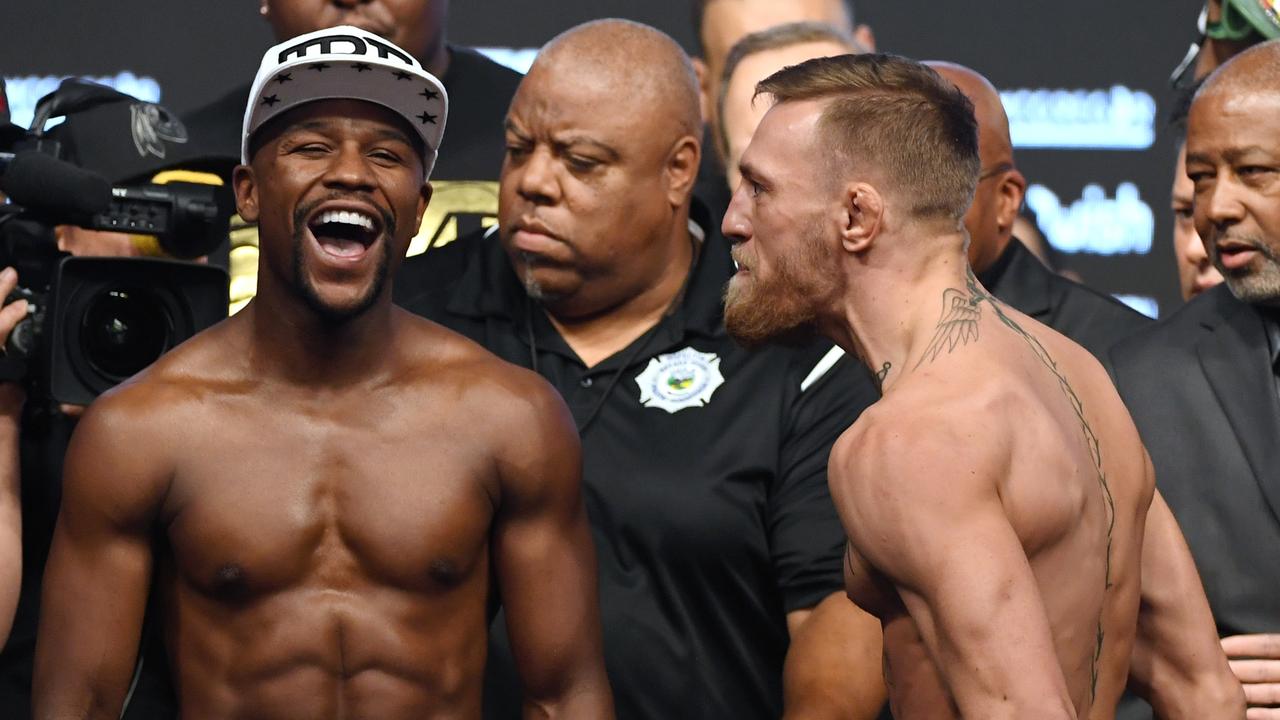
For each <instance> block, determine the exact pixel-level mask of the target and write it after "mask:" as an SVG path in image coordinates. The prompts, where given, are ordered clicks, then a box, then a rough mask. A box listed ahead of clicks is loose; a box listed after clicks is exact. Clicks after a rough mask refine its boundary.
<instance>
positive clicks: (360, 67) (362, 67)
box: [351, 63, 373, 73]
mask: <svg viewBox="0 0 1280 720" xmlns="http://www.w3.org/2000/svg"><path fill="white" fill-rule="evenodd" d="M351 69H352V70H355V71H356V72H358V73H362V72H369V71H370V70H372V69H373V68H371V67H369V63H351Z"/></svg>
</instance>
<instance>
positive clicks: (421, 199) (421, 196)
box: [413, 182, 435, 235]
mask: <svg viewBox="0 0 1280 720" xmlns="http://www.w3.org/2000/svg"><path fill="white" fill-rule="evenodd" d="M433 194H435V188H433V187H432V186H431V183H429V182H424V183H422V190H420V191H418V212H417V215H416V216H415V219H414V222H413V234H414V235H417V234H418V228H420V227H422V216H423V215H424V214H425V213H426V212H427V206H428V205H430V204H431V196H432V195H433Z"/></svg>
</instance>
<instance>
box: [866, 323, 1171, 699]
mask: <svg viewBox="0 0 1280 720" xmlns="http://www.w3.org/2000/svg"><path fill="white" fill-rule="evenodd" d="M1000 310H1001V311H1002V312H1003V313H1004V314H1005V316H1006V318H1007V319H1009V320H1011V321H1013V322H1014V323H1016V324H1017V326H1018V327H1020V328H1022V329H1023V330H1024V331H1026V333H1027V334H1029V335H1030V336H1031V338H1033V339H1034V340H1036V341H1038V342H1039V343H1040V346H1041V347H1042V348H1043V350H1044V351H1045V352H1044V353H1041V352H1038V351H1037V350H1035V349H1034V348H1033V343H1031V342H1030V340H1029V339H1028V338H1027V337H1024V336H1022V335H1021V334H1019V333H1017V332H1015V331H1013V330H1011V329H1009V328H1008V326H1007V325H1005V324H1004V323H1002V322H1001V321H1000V320H999V319H998V318H997V317H996V316H995V314H994V313H993V312H992V310H991V308H990V306H989V304H988V303H987V301H983V303H982V311H983V317H982V320H981V321H980V327H979V335H978V336H979V338H980V339H979V340H978V341H976V342H972V343H971V344H968V345H966V346H964V347H958V348H956V349H955V350H954V351H953V352H952V353H950V354H947V353H944V354H942V355H940V356H939V357H938V358H937V359H936V361H935V362H934V363H933V367H930V365H929V363H928V362H926V363H925V364H924V365H923V366H922V368H921V369H924V370H926V372H924V373H917V374H916V376H915V377H904V378H902V380H901V381H900V382H901V386H900V387H899V388H896V391H897V392H893V393H887V394H886V397H885V399H884V400H882V401H881V403H882V404H884V405H885V407H883V408H879V409H880V410H881V412H879V413H877V417H878V418H892V417H893V416H894V414H895V408H896V409H897V410H899V411H903V410H906V411H909V410H910V409H911V408H910V405H911V404H913V403H921V402H930V403H933V404H934V407H940V408H942V409H943V414H944V415H949V416H951V417H954V418H967V420H966V422H968V423H971V424H972V427H973V428H975V433H974V436H975V442H988V443H1002V444H1004V447H1003V448H1002V449H1001V454H1002V455H1003V456H1004V457H1005V458H1006V461H1005V462H1004V463H1003V464H1004V465H1005V466H1004V467H1002V468H1000V470H999V472H997V473H996V476H995V477H994V478H992V481H993V482H995V483H996V492H997V493H998V496H999V499H1000V504H1001V506H1002V508H1003V511H1004V513H1005V515H1006V516H1007V518H1008V522H1009V524H1010V526H1011V527H1012V528H1013V530H1014V532H1015V534H1016V535H1017V538H1018V540H1019V542H1020V543H1021V545H1022V548H1023V550H1024V551H1025V554H1026V557H1027V559H1028V561H1029V563H1030V567H1031V571H1032V573H1033V575H1034V577H1035V581H1036V584H1037V586H1038V588H1039V594H1040V599H1041V601H1042V602H1043V606H1044V611H1045V614H1046V616H1047V619H1048V621H1049V625H1050V629H1051V633H1052V640H1053V643H1054V649H1055V651H1056V655H1057V659H1058V661H1059V664H1060V666H1061V669H1062V673H1063V675H1064V677H1065V679H1066V682H1067V687H1068V690H1069V693H1070V696H1071V700H1072V703H1073V704H1074V706H1075V709H1076V712H1077V714H1078V716H1079V717H1081V718H1092V719H1094V720H1101V719H1103V718H1111V717H1113V715H1114V708H1115V704H1116V702H1117V700H1118V698H1119V696H1120V693H1121V691H1122V690H1123V689H1124V685H1125V678H1126V676H1127V671H1128V658H1129V655H1130V649H1131V645H1132V642H1133V636H1134V631H1135V618H1136V614H1137V607H1138V592H1139V580H1140V576H1139V567H1138V559H1139V557H1140V554H1141V541H1142V531H1143V522H1144V519H1145V515H1146V508H1147V504H1148V503H1149V501H1150V494H1151V487H1152V483H1153V479H1152V478H1151V477H1150V473H1149V470H1148V465H1147V463H1146V459H1145V453H1144V452H1143V450H1142V446H1141V441H1140V440H1139V438H1138V436H1137V433H1136V430H1135V429H1134V427H1133V424H1132V422H1131V421H1130V419H1129V416H1128V414H1127V412H1126V411H1125V409H1124V407H1123V405H1122V404H1121V402H1120V400H1119V398H1118V397H1117V396H1116V393H1115V391H1114V389H1113V388H1112V386H1111V383H1110V381H1109V379H1108V378H1107V376H1106V374H1105V372H1104V371H1103V370H1102V368H1101V367H1100V366H1099V365H1098V364H1097V363H1096V362H1095V361H1094V360H1093V359H1092V357H1091V356H1089V355H1088V354H1087V353H1086V352H1085V351H1083V350H1082V349H1080V348H1079V347H1078V346H1075V345H1073V344H1071V343H1070V342H1069V341H1067V340H1066V339H1065V338H1063V337H1062V336H1060V335H1058V334H1057V333H1055V332H1053V331H1052V330H1049V329H1048V328H1045V327H1044V326H1041V325H1038V324H1036V323H1034V322H1033V321H1032V320H1031V319H1030V318H1027V317H1026V316H1024V315H1021V314H1020V313H1017V312H1016V311H1014V310H1012V309H1010V308H1008V307H1006V306H1001V307H1000ZM1046 356H1047V357H1048V358H1051V363H1050V362H1046V361H1045V357H1046ZM1055 370H1056V372H1055ZM1059 375H1060V376H1061V377H1062V378H1064V379H1065V380H1066V384H1065V386H1064V385H1063V383H1061V382H1060V381H1059ZM909 385H911V387H908V386H909ZM1072 394H1074V396H1075V398H1078V400H1079V405H1078V406H1077V404H1076V403H1075V402H1074V400H1073V399H1072ZM1077 407H1078V408H1080V409H1081V410H1082V413H1083V415H1081V414H1079V413H1078V412H1077ZM952 411H954V412H952ZM890 421H891V420H890ZM855 428H856V426H855ZM909 432H927V429H922V428H911V429H910V430H909ZM1095 437H1096V438H1097V447H1098V449H1099V450H1100V453H1099V456H1098V457H1100V462H1101V467H1099V463H1098V462H1097V461H1096V460H1095V455H1094V453H1093V452H1092V451H1091V443H1092V439H1093V438H1095ZM909 480H910V479H909V478H882V481H884V482H904V481H909ZM1108 495H1109V497H1108ZM1113 519H1114V524H1113ZM845 574H846V583H847V589H848V592H849V595H850V597H851V598H852V599H853V600H854V601H855V602H857V603H858V604H859V605H860V606H862V607H863V608H864V609H866V610H868V611H869V612H871V613H872V614H874V615H876V616H878V617H879V618H880V619H881V621H882V623H883V626H884V649H885V657H884V661H885V674H886V681H887V683H888V687H889V692H890V700H891V702H892V703H893V708H894V714H895V717H898V718H901V719H902V720H916V719H917V718H956V717H959V716H960V714H959V712H958V710H957V708H956V705H955V703H954V701H953V700H952V695H951V693H950V692H949V690H948V689H947V687H946V684H945V682H944V680H943V674H942V673H941V672H940V669H939V667H938V666H937V664H936V661H935V659H934V658H932V657H931V655H930V653H929V652H928V650H927V648H926V646H925V644H924V642H923V640H922V639H921V633H920V629H919V628H918V626H917V625H916V623H915V622H914V621H913V619H912V617H911V616H910V615H909V614H908V612H907V611H906V609H905V606H904V604H903V602H902V600H901V598H900V597H899V595H898V593H897V592H896V590H895V589H894V586H893V584H892V583H890V582H889V581H888V580H887V578H886V577H885V576H884V575H883V574H882V573H880V572H879V571H878V570H877V569H876V568H874V567H872V566H871V564H870V563H868V562H867V561H866V560H865V558H864V557H863V556H862V555H861V554H860V553H859V552H858V550H857V548H856V547H854V546H853V545H852V544H851V545H850V546H849V548H848V551H847V557H846V568H845ZM997 624H998V621H997ZM1099 640H1101V642H1099ZM1099 648H1100V654H1099ZM1095 672H1096V674H1097V680H1096V683H1095V680H1094V673H1095Z"/></svg>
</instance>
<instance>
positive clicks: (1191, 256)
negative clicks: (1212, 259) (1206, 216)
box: [1183, 228, 1209, 265]
mask: <svg viewBox="0 0 1280 720" xmlns="http://www.w3.org/2000/svg"><path fill="white" fill-rule="evenodd" d="M1183 242H1185V243H1186V247H1184V248H1183V251H1184V252H1185V253H1186V254H1187V260H1189V261H1190V262H1191V263H1192V264H1194V265H1203V264H1205V263H1208V262H1209V253H1207V252H1205V249H1204V241H1203V240H1201V239H1200V233H1198V232H1196V231H1195V229H1194V228H1192V229H1191V230H1190V231H1189V232H1188V233H1187V237H1186V238H1185V239H1184V240H1183Z"/></svg>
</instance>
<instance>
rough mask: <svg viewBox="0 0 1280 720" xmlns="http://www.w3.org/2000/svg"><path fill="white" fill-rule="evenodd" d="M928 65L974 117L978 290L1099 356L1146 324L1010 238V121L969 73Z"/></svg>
mask: <svg viewBox="0 0 1280 720" xmlns="http://www.w3.org/2000/svg"><path fill="white" fill-rule="evenodd" d="M927 64H928V65H929V66H930V67H932V68H933V69H934V70H936V71H937V72H938V74H939V75H942V77H944V78H946V79H948V80H950V81H951V82H953V83H955V85H956V87H958V88H960V91H961V92H963V93H964V94H965V95H966V96H968V98H969V100H970V101H972V102H973V107H974V114H975V115H976V116H977V119H978V154H979V155H980V156H981V159H982V172H981V174H980V175H979V176H978V189H977V191H976V192H975V194H974V198H973V204H972V205H970V206H969V212H968V214H967V215H965V218H964V226H965V229H966V230H968V231H969V264H970V265H972V266H973V271H974V273H975V274H976V275H977V276H978V280H979V281H981V282H982V285H983V287H985V288H987V289H988V290H990V291H991V294H992V295H994V296H996V297H997V298H999V299H1000V300H1002V301H1004V302H1005V303H1008V304H1009V305H1010V306H1011V307H1013V308H1014V309H1016V310H1018V311H1020V312H1023V313H1026V314H1027V315H1030V316H1031V317H1033V318H1035V319H1036V320H1038V321H1040V322H1042V323H1044V324H1045V325H1048V326H1049V327H1051V328H1053V329H1054V330H1057V331H1058V332H1060V333H1062V334H1063V335H1066V336H1067V337H1069V338H1071V339H1072V340H1074V341H1075V342H1076V343H1078V344H1079V345H1081V346H1082V347H1084V349H1086V350H1088V351H1089V352H1091V353H1093V355H1094V357H1097V358H1102V357H1103V356H1104V353H1105V352H1106V351H1107V349H1108V348H1110V347H1111V346H1112V345H1114V344H1115V343H1116V342H1118V341H1119V340H1121V339H1123V338H1125V337H1128V336H1129V335H1130V334H1132V333H1133V332H1135V331H1137V330H1140V329H1141V328H1144V327H1146V326H1147V325H1150V324H1151V320H1150V319H1149V318H1147V317H1146V316H1144V315H1142V314H1141V313H1139V312H1137V311H1135V310H1132V309H1130V308H1129V307H1128V306H1127V305H1125V304H1124V303H1122V302H1120V301H1119V300H1116V299H1115V298H1112V297H1109V296H1107V295H1104V294H1102V293H1100V292H1097V291H1095V290H1093V289H1091V288H1088V287H1085V286H1084V285H1081V284H1080V283H1077V282H1073V281H1071V280H1068V279H1067V278H1064V277H1062V276H1061V275H1058V274H1057V273H1054V272H1053V271H1051V270H1049V269H1048V268H1047V267H1045V266H1044V264H1043V263H1041V262H1040V261H1039V260H1037V259H1036V257H1035V256H1034V255H1032V254H1031V251H1030V250H1028V249H1027V248H1026V246H1024V245H1023V244H1022V243H1021V242H1019V241H1018V240H1017V239H1016V238H1014V237H1013V221H1014V218H1015V217H1017V214H1018V208H1019V207H1020V206H1021V205H1022V196H1023V193H1024V192H1025V191H1026V188H1027V181H1026V180H1025V179H1023V177H1022V173H1020V172H1018V169H1017V167H1016V166H1015V165H1014V164H1013V143H1012V142H1011V141H1010V139H1009V119H1008V118H1007V117H1006V116H1005V112H1004V106H1003V105H1001V104H1000V93H999V92H997V91H996V89H995V88H994V87H992V85H991V83H990V82H989V81H988V80H987V79H986V78H984V77H983V76H981V75H979V74H978V73H976V72H974V71H973V70H970V69H969V68H967V67H963V66H961V65H955V64H953V63H947V62H931V63H927Z"/></svg>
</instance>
